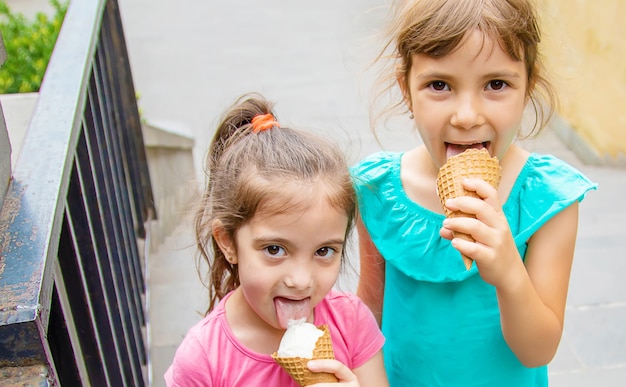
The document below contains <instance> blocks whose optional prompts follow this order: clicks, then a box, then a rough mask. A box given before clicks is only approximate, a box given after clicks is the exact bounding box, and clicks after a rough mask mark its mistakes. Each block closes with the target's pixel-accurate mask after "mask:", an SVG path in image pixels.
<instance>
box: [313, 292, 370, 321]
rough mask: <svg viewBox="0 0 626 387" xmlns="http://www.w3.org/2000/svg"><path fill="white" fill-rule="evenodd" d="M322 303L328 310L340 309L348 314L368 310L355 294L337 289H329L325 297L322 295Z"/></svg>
mask: <svg viewBox="0 0 626 387" xmlns="http://www.w3.org/2000/svg"><path fill="white" fill-rule="evenodd" d="M322 305H324V307H326V308H329V309H330V310H333V311H341V312H342V313H346V314H348V315H353V314H355V313H362V312H363V311H368V310H369V309H368V308H367V306H366V305H365V303H364V302H363V301H361V299H360V298H359V297H358V296H357V295H355V294H353V293H348V292H345V293H344V292H340V291H337V290H331V291H330V292H329V293H328V294H327V295H326V297H324V302H323V303H322Z"/></svg>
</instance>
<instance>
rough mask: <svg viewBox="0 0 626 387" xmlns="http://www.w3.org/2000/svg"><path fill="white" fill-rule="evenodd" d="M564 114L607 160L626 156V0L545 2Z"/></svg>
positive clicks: (547, 52)
mask: <svg viewBox="0 0 626 387" xmlns="http://www.w3.org/2000/svg"><path fill="white" fill-rule="evenodd" d="M539 4H540V10H541V15H542V16H541V17H542V21H543V23H542V24H543V32H544V35H543V36H544V42H545V46H544V48H543V55H544V57H545V58H546V59H547V63H548V66H550V69H551V71H552V72H553V74H552V75H553V77H554V78H555V83H556V85H557V87H558V88H559V96H560V97H561V101H562V108H563V109H562V115H561V116H562V118H563V119H564V120H565V121H567V122H568V123H569V125H570V126H571V127H572V128H573V129H574V130H575V131H576V132H577V134H579V135H580V137H582V138H583V139H584V140H585V142H587V143H588V144H589V145H590V147H591V148H593V149H594V150H595V151H596V152H597V153H598V155H599V156H600V157H601V158H603V159H606V158H608V159H609V162H610V161H611V160H615V159H616V158H617V157H618V155H621V157H623V156H624V155H625V154H626V22H625V20H626V1H624V0H540V2H539Z"/></svg>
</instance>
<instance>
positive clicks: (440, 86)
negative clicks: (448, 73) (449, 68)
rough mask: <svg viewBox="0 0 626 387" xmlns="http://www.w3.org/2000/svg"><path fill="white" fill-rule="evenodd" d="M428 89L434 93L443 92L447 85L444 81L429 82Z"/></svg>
mask: <svg viewBox="0 0 626 387" xmlns="http://www.w3.org/2000/svg"><path fill="white" fill-rule="evenodd" d="M430 87H431V88H432V89H433V90H435V91H444V90H446V89H447V88H448V85H447V84H446V83H445V82H444V81H434V82H431V84H430Z"/></svg>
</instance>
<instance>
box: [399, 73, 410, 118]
mask: <svg viewBox="0 0 626 387" xmlns="http://www.w3.org/2000/svg"><path fill="white" fill-rule="evenodd" d="M396 82H398V86H399V87H400V91H401V92H402V99H404V103H405V104H406V107H407V109H409V111H410V112H412V110H411V109H412V107H411V91H410V88H409V85H408V82H407V74H406V71H405V70H403V69H402V67H401V66H400V65H399V64H398V65H396Z"/></svg>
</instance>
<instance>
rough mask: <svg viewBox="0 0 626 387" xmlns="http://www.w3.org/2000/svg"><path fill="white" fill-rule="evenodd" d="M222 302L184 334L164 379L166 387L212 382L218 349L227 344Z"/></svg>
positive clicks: (219, 351)
mask: <svg viewBox="0 0 626 387" xmlns="http://www.w3.org/2000/svg"><path fill="white" fill-rule="evenodd" d="M224 301H225V300H222V302H220V303H219V304H218V306H217V307H216V308H215V309H214V310H213V311H211V313H209V314H208V315H207V316H205V317H204V318H203V319H202V320H200V321H198V322H197V323H196V324H194V325H193V326H192V327H191V328H190V329H189V330H188V331H187V333H186V334H185V337H184V338H183V340H182V342H181V343H180V345H179V346H178V348H177V349H176V353H175V355H174V359H173V361H172V364H171V365H170V367H169V369H168V370H167V373H166V375H165V378H166V380H168V381H170V382H172V383H171V384H168V385H188V384H193V382H197V381H203V382H205V383H206V382H207V381H209V380H212V377H213V375H215V374H216V369H215V365H216V364H218V362H217V359H216V354H217V353H221V350H220V348H221V347H223V346H224V341H225V340H227V338H226V336H227V335H226V334H225V333H226V332H225V330H226V329H227V328H226V327H227V322H226V319H225V314H224Z"/></svg>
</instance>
